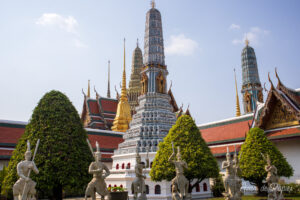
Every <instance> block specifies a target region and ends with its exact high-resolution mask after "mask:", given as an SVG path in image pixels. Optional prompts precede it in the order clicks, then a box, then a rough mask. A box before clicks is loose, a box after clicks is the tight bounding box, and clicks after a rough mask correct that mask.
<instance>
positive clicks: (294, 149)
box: [273, 138, 300, 184]
mask: <svg viewBox="0 0 300 200" xmlns="http://www.w3.org/2000/svg"><path fill="white" fill-rule="evenodd" d="M273 143H274V144H275V146H276V147H277V148H278V149H279V151H280V152H281V153H282V154H283V155H284V157H285V158H286V160H287V161H288V163H289V164H290V165H291V166H292V167H293V169H294V175H293V176H292V177H290V178H285V177H281V179H283V180H284V181H285V182H286V183H291V182H293V183H298V184H300V139H299V138H294V139H290V140H282V141H276V142H273Z"/></svg>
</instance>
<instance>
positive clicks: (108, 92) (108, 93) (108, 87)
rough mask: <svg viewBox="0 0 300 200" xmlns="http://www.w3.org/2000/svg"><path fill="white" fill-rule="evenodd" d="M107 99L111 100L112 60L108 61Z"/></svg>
mask: <svg viewBox="0 0 300 200" xmlns="http://www.w3.org/2000/svg"><path fill="white" fill-rule="evenodd" d="M107 80H108V81H107V98H110V60H108V79H107Z"/></svg>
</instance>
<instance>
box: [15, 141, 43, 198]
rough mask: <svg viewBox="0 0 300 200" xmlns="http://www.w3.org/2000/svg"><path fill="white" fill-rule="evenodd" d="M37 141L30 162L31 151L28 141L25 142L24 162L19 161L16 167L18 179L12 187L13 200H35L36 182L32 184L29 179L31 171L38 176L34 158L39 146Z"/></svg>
mask: <svg viewBox="0 0 300 200" xmlns="http://www.w3.org/2000/svg"><path fill="white" fill-rule="evenodd" d="M39 141H40V140H38V142H37V144H36V148H35V151H34V154H33V158H32V160H31V150H30V143H29V140H27V151H26V152H25V160H23V161H21V162H19V163H18V165H17V173H18V176H19V177H20V178H19V179H18V180H17V182H16V183H15V184H14V186H13V196H14V200H21V199H22V200H27V199H28V200H35V199H36V198H35V194H36V190H35V186H36V182H34V181H33V180H32V179H31V178H30V173H31V170H33V171H34V173H36V174H38V173H39V170H38V169H37V167H36V165H35V163H34V158H35V155H36V151H37V148H38V146H39Z"/></svg>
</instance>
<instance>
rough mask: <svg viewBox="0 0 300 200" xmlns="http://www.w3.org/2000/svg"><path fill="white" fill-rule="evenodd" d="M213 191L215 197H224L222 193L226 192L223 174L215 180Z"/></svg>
mask: <svg viewBox="0 0 300 200" xmlns="http://www.w3.org/2000/svg"><path fill="white" fill-rule="evenodd" d="M211 190H212V193H213V195H214V197H222V196H223V195H222V193H223V192H225V188H224V182H223V178H222V175H221V174H220V175H219V176H218V177H217V178H214V180H213V185H212V188H211Z"/></svg>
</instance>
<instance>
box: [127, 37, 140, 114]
mask: <svg viewBox="0 0 300 200" xmlns="http://www.w3.org/2000/svg"><path fill="white" fill-rule="evenodd" d="M142 67H143V54H142V50H141V49H140V48H139V44H138V42H137V46H136V48H135V50H134V52H133V55H132V67H131V75H130V81H129V88H128V93H127V96H128V102H129V104H130V109H131V114H132V115H133V114H135V107H136V106H137V105H138V96H140V94H141V91H142V84H141V70H142Z"/></svg>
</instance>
